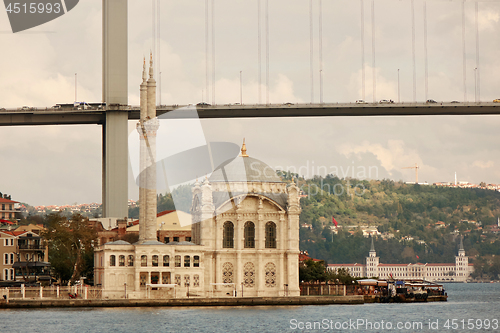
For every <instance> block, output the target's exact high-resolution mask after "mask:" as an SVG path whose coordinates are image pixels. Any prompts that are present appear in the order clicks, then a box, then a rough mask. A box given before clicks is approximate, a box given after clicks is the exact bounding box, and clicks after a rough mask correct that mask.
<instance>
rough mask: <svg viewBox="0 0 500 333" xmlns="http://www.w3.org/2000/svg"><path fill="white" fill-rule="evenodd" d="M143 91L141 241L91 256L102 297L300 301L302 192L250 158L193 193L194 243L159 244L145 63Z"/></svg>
mask: <svg viewBox="0 0 500 333" xmlns="http://www.w3.org/2000/svg"><path fill="white" fill-rule="evenodd" d="M142 77H143V82H142V84H141V118H140V121H139V123H138V125H137V129H138V132H139V137H140V140H141V146H140V147H141V148H140V149H141V152H140V154H141V155H140V156H141V162H140V163H141V170H143V172H141V174H140V176H139V177H140V182H139V183H140V190H139V201H140V203H141V206H140V218H139V241H138V242H137V243H134V244H130V243H128V242H126V241H123V240H118V241H114V242H108V243H105V244H103V245H100V246H99V247H97V248H96V250H95V258H94V265H95V268H94V280H95V284H96V285H100V286H101V287H102V293H103V298H110V299H111V298H147V297H150V298H168V297H196V296H198V297H221V296H231V297H234V296H237V297H249V296H254V297H256V296H257V297H273V296H299V295H300V290H299V276H298V274H299V268H298V264H299V258H298V257H299V215H300V211H301V208H300V198H299V189H298V187H297V186H296V185H295V184H293V183H292V184H290V185H287V184H286V183H284V182H282V181H281V179H280V178H279V177H278V176H277V175H276V172H275V171H274V170H273V169H272V168H271V167H270V166H269V165H267V164H265V163H264V162H262V161H260V160H258V159H255V158H252V157H250V156H249V155H248V154H247V150H246V145H245V143H244V142H243V145H242V148H241V155H240V156H238V157H236V158H235V159H232V160H228V161H226V162H224V163H222V164H221V165H220V166H218V167H217V168H216V169H215V170H214V172H213V173H212V175H211V176H210V177H209V178H205V179H204V180H203V181H202V183H200V182H198V180H197V181H196V183H195V184H194V186H193V189H192V193H193V200H192V207H191V218H192V225H191V233H192V242H170V243H168V244H164V243H162V242H159V241H158V240H157V238H156V237H157V236H156V230H157V223H156V189H155V188H154V187H155V186H154V184H155V183H156V178H155V177H156V169H155V161H154V157H153V156H155V145H156V143H155V138H156V131H157V130H158V126H159V125H158V121H157V119H156V106H155V105H156V103H155V101H156V83H155V81H154V78H153V64H152V61H150V68H149V79H148V80H146V79H147V76H146V64H145V63H144V69H143V76H142Z"/></svg>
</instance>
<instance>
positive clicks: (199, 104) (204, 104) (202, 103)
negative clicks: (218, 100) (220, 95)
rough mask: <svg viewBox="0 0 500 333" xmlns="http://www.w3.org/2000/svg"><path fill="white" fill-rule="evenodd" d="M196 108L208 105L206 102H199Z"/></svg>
mask: <svg viewBox="0 0 500 333" xmlns="http://www.w3.org/2000/svg"><path fill="white" fill-rule="evenodd" d="M196 106H210V104H208V103H206V102H200V103H198V104H196Z"/></svg>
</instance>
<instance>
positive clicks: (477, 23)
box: [475, 1, 481, 102]
mask: <svg viewBox="0 0 500 333" xmlns="http://www.w3.org/2000/svg"><path fill="white" fill-rule="evenodd" d="M475 9H476V13H475V14H476V75H477V77H476V79H477V102H479V101H481V81H480V80H479V72H480V67H479V3H478V2H477V1H476V8H475Z"/></svg>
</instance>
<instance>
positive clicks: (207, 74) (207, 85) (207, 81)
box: [205, 0, 210, 102]
mask: <svg viewBox="0 0 500 333" xmlns="http://www.w3.org/2000/svg"><path fill="white" fill-rule="evenodd" d="M208 30H209V29H208V0H205V96H206V97H205V101H206V102H208V101H209V99H210V97H209V91H210V65H209V43H208V40H209V33H208Z"/></svg>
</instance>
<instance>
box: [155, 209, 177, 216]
mask: <svg viewBox="0 0 500 333" xmlns="http://www.w3.org/2000/svg"><path fill="white" fill-rule="evenodd" d="M172 212H175V210H164V211H163V212H159V213H158V214H156V217H160V216H163V215H167V214H170V213H172Z"/></svg>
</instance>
